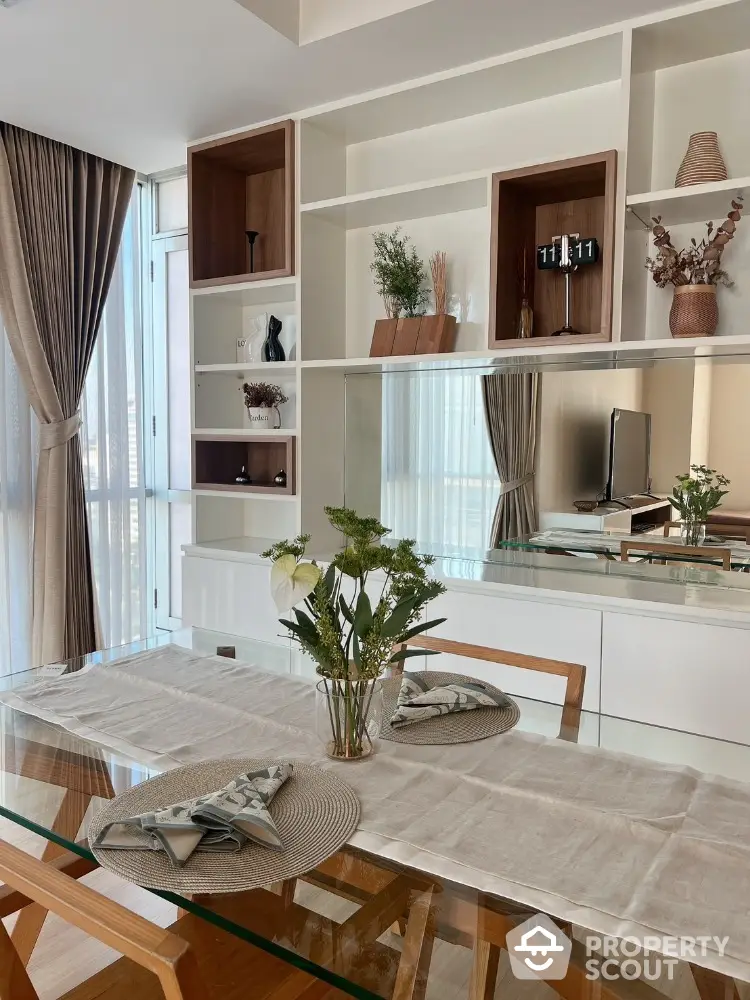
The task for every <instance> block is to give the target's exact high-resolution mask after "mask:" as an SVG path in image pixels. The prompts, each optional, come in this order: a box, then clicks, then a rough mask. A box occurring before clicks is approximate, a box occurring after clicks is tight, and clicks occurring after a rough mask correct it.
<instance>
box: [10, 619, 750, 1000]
mask: <svg viewBox="0 0 750 1000" xmlns="http://www.w3.org/2000/svg"><path fill="white" fill-rule="evenodd" d="M169 643H174V644H176V645H180V646H183V647H185V648H188V649H192V650H195V651H198V652H200V653H205V654H206V655H209V654H215V653H216V652H217V649H218V648H219V647H226V646H230V647H233V648H232V649H230V650H228V651H227V652H229V653H232V652H233V653H235V654H236V657H237V659H238V660H239V661H248V662H252V663H253V664H255V665H256V666H258V667H260V668H262V669H264V670H266V671H271V672H274V673H282V674H291V675H296V676H298V677H301V678H306V679H308V680H309V681H310V683H313V681H314V679H315V672H314V667H313V665H312V663H311V662H309V661H307V660H306V659H305V657H304V656H302V655H301V654H298V653H297V652H295V651H294V650H292V649H291V648H290V647H289V646H284V645H281V644H279V645H273V644H268V643H262V642H254V641H252V640H243V639H240V638H235V637H227V636H223V635H219V634H216V633H210V632H205V631H201V630H195V629H187V630H183V631H180V632H176V633H171V634H164V635H162V636H159V637H157V638H154V639H149V640H145V641H143V642H138V643H133V644H130V645H128V646H124V647H121V648H117V649H110V650H106V651H103V652H99V653H95V654H92V655H91V656H89V657H85V658H82V659H78V660H72V661H69V662H67V663H63V664H56V665H53V666H51V667H45V668H39V669H38V670H33V671H29V672H27V673H23V674H16V675H13V676H11V677H5V678H2V679H0V688H5V689H7V688H17V687H20V686H22V685H24V684H26V683H28V682H30V681H31V680H37V679H40V678H42V677H45V676H47V677H49V676H56V675H59V674H63V673H73V672H77V671H81V670H85V669H86V668H88V667H89V666H90V665H91V664H94V663H99V664H104V665H106V664H107V663H116V662H117V661H118V660H120V659H122V658H124V657H126V656H129V655H131V654H133V653H135V652H140V651H143V650H147V649H149V648H152V647H155V646H158V645H165V644H169ZM510 693H512V692H510ZM515 700H516V701H517V703H518V705H519V707H520V710H521V715H520V720H519V723H518V728H519V729H521V730H524V731H526V732H529V733H535V734H540V735H543V736H548V737H552V738H555V737H557V736H558V734H559V733H560V731H561V717H562V706H561V705H559V704H553V703H546V702H542V701H535V700H531V699H528V698H522V697H516V699H515ZM569 721H570V720H568V722H569ZM567 738H568V739H570V738H571V734H570V732H569V726H568V732H567ZM572 738H573V739H574V740H576V741H577V742H578V743H579V744H581V745H584V746H589V747H605V748H608V749H610V750H617V751H623V752H630V753H636V754H638V755H639V756H641V757H648V758H650V759H652V760H655V761H659V762H663V763H666V764H679V765H689V766H691V767H693V768H696V769H698V770H700V771H706V772H711V773H714V774H720V775H724V776H726V777H728V778H732V779H739V780H746V778H747V775H748V774H750V746H746V745H739V744H736V743H730V742H725V741H722V740H715V739H708V738H705V737H701V736H696V735H692V734H690V733H683V732H676V731H672V730H664V729H659V728H657V727H653V726H648V725H643V724H639V723H634V722H628V721H626V720H622V719H617V718H612V717H607V716H603V715H600V714H598V713H596V712H590V711H582V712H581V713H580V716H579V717H578V718H577V719H576V720H575V723H574V732H573V734H572ZM351 766H352V767H367V766H368V765H367V764H366V763H362V764H353V765H351ZM155 773H156V771H155V770H154V768H153V767H149V766H145V765H144V763H143V761H140V760H138V759H130V758H128V757H126V756H123V755H122V754H117V753H113V752H112V750H111V749H108V748H107V747H106V746H103V745H99V744H97V743H95V742H92V741H88V740H85V739H82V738H79V737H77V736H73V735H71V734H69V733H67V732H65V731H64V730H62V729H60V728H58V727H56V726H54V725H52V724H50V723H47V722H44V721H42V720H40V719H38V718H34V717H31V716H29V715H26V714H24V713H22V712H20V711H18V710H15V709H11V708H9V707H7V706H0V817H2V818H3V819H4V820H6V821H8V822H7V823H5V825H4V828H5V834H0V836H3V835H5V836H6V839H12V838H11V837H9V835H8V831H9V830H10V831H12V830H13V829H14V828H16V827H18V828H23V830H25V831H30V832H32V833H34V834H37V835H40V836H41V837H43V838H44V839H45V841H47V843H48V844H52V845H56V846H55V849H54V851H53V852H52V855H57V858H56V861H55V863H56V865H57V867H60V868H62V869H63V870H70V871H71V872H72V873H73V874H74V875H75V877H81V876H83V875H85V874H86V873H88V872H91V871H94V870H95V869H96V867H97V864H96V861H95V858H94V855H93V854H92V852H91V850H90V848H89V846H88V843H87V840H86V836H85V831H86V829H87V827H88V823H89V822H90V820H91V817H92V816H93V815H95V814H96V813H97V812H98V811H99V810H100V809H101V808H102V807H103V806H104V805H105V804H106V803H107V802H109V800H111V799H112V798H113V797H114V796H116V795H118V794H119V793H121V792H123V791H125V790H127V789H128V788H130V787H132V786H134V785H136V784H138V783H140V782H143V781H146V780H148V779H149V778H151V777H153V776H154V775H155ZM52 855H50V856H52ZM156 894H157V895H159V896H162V897H163V898H164V899H166V900H168V901H169V902H171V903H173V904H175V905H176V906H177V907H179V909H180V910H182V911H184V912H186V913H189V914H192V915H193V916H194V917H197V918H199V919H200V920H202V921H205V922H206V923H208V924H210V925H212V926H213V927H214V928H219V929H221V930H222V931H224V932H226V933H227V934H229V935H232V936H233V938H235V939H236V941H237V942H238V947H244V946H247V947H249V946H254V947H256V948H259V949H261V950H262V951H264V952H266V953H268V954H271V955H273V956H275V957H276V958H278V959H281V960H282V961H283V962H284V963H286V964H287V965H288V966H289V979H288V980H287V982H286V984H285V992H283V994H282V993H280V994H279V996H284V997H289V998H291V997H303V996H307V993H306V992H305V990H306V989H307V988H308V986H309V984H310V982H312V981H311V980H310V977H311V976H312V977H314V980H316V981H317V982H318V983H322V984H327V985H328V987H330V988H331V989H333V991H334V992H331V993H330V997H334V996H349V997H355V998H359V1000H418V998H420V997H425V996H426V997H428V998H429V1000H442V998H445V1000H454V998H458V997H466V998H467V1000H488V998H491V997H494V996H495V987H496V983H497V982H499V981H500V980H502V982H503V986H502V989H503V991H504V992H503V995H505V994H506V993H507V992H508V990H511V992H512V990H513V986H514V985H515V986H517V987H519V989H520V992H519V993H518V995H519V996H521V997H527V996H530V995H531V994H530V993H529V990H530V989H531V990H532V992H533V990H534V989H537V990H541V992H540V994H539V995H540V997H541V996H542V994H543V993H544V991H545V990H546V988H547V987H546V986H545V985H543V984H540V983H537V984H532V983H520V982H519V983H515V984H514V980H513V976H512V974H511V972H510V971H509V968H510V966H509V960H508V953H507V947H508V942H507V941H506V935H508V934H509V933H510V934H513V933H515V930H516V928H518V927H519V925H521V924H523V923H524V921H526V920H527V919H528V918H530V917H531V916H533V912H532V911H529V909H528V908H527V907H526V908H525V907H522V906H519V905H518V904H515V903H514V902H513V901H511V900H509V899H505V898H501V897H499V896H496V895H494V894H492V893H489V892H480V891H477V890H476V889H474V888H470V887H467V886H465V885H460V884H456V883H453V882H450V881H448V880H445V879H441V878H436V877H435V876H434V875H431V874H428V873H427V872H425V871H421V870H417V869H413V868H409V867H405V866H403V865H401V864H399V863H396V862H392V861H389V860H385V859H384V858H382V857H380V856H375V855H370V854H367V853H366V852H363V851H361V850H355V849H354V848H351V847H345V848H344V849H342V850H340V851H339V852H338V853H337V854H336V855H335V856H334V857H332V858H331V859H330V860H329V861H327V862H326V863H324V864H323V865H321V866H320V867H318V868H317V869H315V871H312V872H309V873H307V874H306V875H304V876H302V877H300V878H298V879H295V880H292V881H290V882H289V883H283V884H278V885H274V886H269V887H267V888H264V889H259V890H255V891H253V892H250V893H242V894H236V895H228V896H227V895H216V896H208V895H202V896H188V895H182V894H177V893H163V892H159V893H156ZM12 895H13V894H12V893H10V892H9V891H8V890H3V888H2V887H0V918H2V917H4V916H7V915H9V913H10V912H12V911H11V910H9V909H8V908H7V906H6V903H7V901H8V900H9V899H10V897H11V896H12ZM4 907H5V908H4ZM31 909H32V911H33V908H31ZM550 918H551V919H552V920H553V921H554V923H555V925H556V926H557V928H559V930H560V933H562V934H565V935H567V938H568V939H569V940H570V941H571V942H572V945H571V958H570V965H569V967H568V971H567V973H566V974H565V976H564V977H563V978H562V979H560V980H558V981H555V982H553V983H551V984H549V985H551V986H552V988H553V989H554V991H555V992H556V993H557V994H558V995H559V996H561V997H563V998H564V1000H576V998H578V997H584V996H587V997H588V996H593V995H595V994H594V993H592V985H594V984H592V983H591V981H590V980H589V979H588V978H587V962H588V960H589V959H590V958H591V952H590V950H589V946H588V944H585V943H584V942H586V941H587V940H588V939H587V934H586V930H587V929H586V928H585V927H578V926H576V925H571V924H570V923H568V922H566V921H563V920H560V919H557V918H555V916H554V914H552V915H550ZM18 920H19V921H22V920H27V923H28V924H29V926H27V928H26V936H27V940H28V939H29V936H30V938H31V940H32V942H33V940H35V939H36V936H37V935H38V934H39V931H40V930H41V922H40V921H39V915H38V912H36V913H35V912H32V913H31V915H30V916H28V917H27V915H25V914H24V911H21V914H20V915H19V917H18ZM34 921H37V924H38V926H36V927H35V926H33V924H34ZM177 933H179V931H177ZM679 964H680V970H681V972H680V975H682V976H683V977H685V978H686V979H687V978H691V979H693V980H694V982H695V984H696V986H697V987H698V990H699V993H700V996H701V998H702V1000H709V994H710V996H711V997H716V996H718V995H719V993H718V992H716V991H717V990H721V991H722V993H721V995H722V996H730V994H729V993H727V992H725V988H726V987H727V982H728V981H726V980H725V979H724V977H723V976H721V975H720V974H719V973H715V972H712V971H710V970H709V969H705V968H702V967H701V966H700V964H699V962H695V961H693V962H688V961H684V962H680V963H679ZM1 978H2V977H1V976H0V979H1ZM631 978H632V977H631ZM673 978H674V977H673V976H672V975H670V976H669V979H670V980H672V979H673ZM651 979H653V977H651ZM0 985H1V984H0ZM596 985H597V987H598V988H599V991H600V992H599V994H598V995H602V996H614V995H619V987H620V986H622V987H627V988H628V989H629V990H630V993H629V995H631V996H632V995H633V994H632V986H633V984H632V983H631V982H625V981H624V980H623V981H619V980H617V978H616V977H613V979H607V980H599V981H598V983H597V984H596ZM641 985H643V986H644V989H647V990H648V991H650V994H649V995H650V996H652V997H656V993H655V990H657V989H659V988H660V984H659V983H658V982H653V981H652V982H650V983H649V984H648V986H646V983H645V982H644V983H642V984H641ZM729 985H730V986H731V983H730V984H729ZM521 988H522V989H521ZM690 988H692V987H690ZM665 989H666V992H667V993H670V990H671V993H670V995H673V990H672V987H671V984H670V986H669V987H668V988H666V987H665ZM336 990H338V991H339V992H338V993H337V992H335V991H336ZM499 990H500V987H499V986H498V991H499ZM252 995H253V994H252V993H248V996H252ZM310 995H311V996H312V994H310ZM685 995H686V996H688V995H689V993H686V994H685ZM263 996H264V997H265V996H266V994H265V993H264V994H263ZM271 996H273V997H275V996H276V994H275V993H274V994H272V995H271ZM315 996H321V997H324V996H328V991H324V992H323V993H315Z"/></svg>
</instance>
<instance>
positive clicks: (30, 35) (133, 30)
mask: <svg viewBox="0 0 750 1000" xmlns="http://www.w3.org/2000/svg"><path fill="white" fill-rule="evenodd" d="M253 2H255V0H239V2H235V0H18V2H17V3H16V5H14V6H12V7H9V8H7V9H5V8H0V67H2V70H1V72H2V79H3V87H2V90H1V91H0V119H4V120H6V121H9V122H13V123H14V124H17V125H21V126H23V127H24V128H28V129H31V130H33V131H36V132H40V133H42V134H44V135H49V136H51V137H53V138H56V139H60V140H62V141H64V142H69V143H72V144H73V145H76V146H79V147H81V148H83V149H87V150H90V151H91V152H94V153H97V154H99V155H101V156H106V157H109V158H111V159H114V160H117V161H119V162H122V163H126V164H128V165H130V166H133V167H136V168H138V169H139V170H142V171H145V172H152V171H156V170H161V169H166V168H168V167H172V166H177V165H179V164H181V163H184V161H185V143H186V142H188V141H189V140H191V139H196V138H200V137H201V136H205V135H210V134H213V133H216V132H221V131H225V130H228V129H232V128H240V127H242V126H245V125H250V124H252V123H254V122H256V121H261V120H263V119H266V118H272V117H275V116H277V115H284V114H289V113H292V112H294V111H299V110H302V109H303V108H309V107H313V106H315V105H316V104H320V103H323V102H325V101H329V100H335V99H338V98H341V97H346V96H349V95H352V94H357V93H362V92H364V91H367V90H370V89H372V88H374V87H379V86H385V85H388V84H392V83H396V82H399V81H402V80H408V79H413V78H415V77H418V76H421V75H424V74H425V73H430V72H434V71H437V70H441V69H446V68H449V67H452V66H459V65H461V64H463V63H467V62H472V61H474V60H477V59H483V58H487V57H488V56H492V55H496V54H498V53H501V52H509V51H513V50H515V49H518V48H523V47H525V46H527V45H533V44H535V43H537V42H541V41H545V40H548V39H550V38H559V37H563V36H565V35H568V34H572V33H574V32H577V31H582V30H586V29H588V28H593V27H598V26H600V25H603V24H608V23H613V22H616V21H618V20H621V19H622V18H623V16H627V17H637V16H639V15H642V14H647V13H650V12H652V11H656V10H663V9H665V8H668V7H673V6H675V0H627V4H624V3H623V0H593V2H592V0H526V2H524V3H519V2H518V0H429V2H421V3H418V4H417V5H416V6H413V7H411V9H408V10H403V11H401V12H398V13H395V14H393V15H392V16H389V17H379V18H378V19H377V20H371V21H369V22H368V23H366V24H361V25H359V26H357V27H352V28H350V29H349V30H345V31H341V32H339V33H337V34H334V35H330V36H328V37H325V38H322V39H321V40H319V41H313V42H310V43H309V44H303V45H297V44H295V42H294V41H292V40H290V39H289V38H288V37H286V36H285V35H284V34H282V33H281V32H280V31H277V30H275V29H274V28H273V27H271V26H270V25H269V24H268V23H266V21H264V20H262V19H261V18H259V17H257V16H256V15H255V14H253V13H251V11H250V10H249V9H247V6H250V4H251V3H253ZM272 2H274V0H272ZM275 2H279V0H275ZM347 2H348V3H349V4H352V3H355V2H356V3H357V4H364V5H365V6H371V7H374V8H377V7H378V6H379V0H347ZM407 2H409V0H404V2H402V0H397V2H396V3H395V4H394V7H395V8H398V7H400V6H405V5H406V3H407ZM414 2H416V0H414ZM245 4H247V6H245ZM624 7H626V8H627V11H626V12H625V11H624V10H623V8H624ZM303 19H304V18H303ZM303 41H304V39H303Z"/></svg>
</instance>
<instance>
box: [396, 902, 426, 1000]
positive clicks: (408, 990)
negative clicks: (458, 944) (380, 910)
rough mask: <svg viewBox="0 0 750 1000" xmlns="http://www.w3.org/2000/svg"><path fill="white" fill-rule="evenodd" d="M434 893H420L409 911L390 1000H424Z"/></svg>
mask: <svg viewBox="0 0 750 1000" xmlns="http://www.w3.org/2000/svg"><path fill="white" fill-rule="evenodd" d="M434 894H435V891H434V889H427V890H426V891H424V892H420V893H419V895H418V896H417V897H416V898H415V900H414V902H413V903H412V904H411V907H410V909H409V919H408V920H407V923H406V934H405V935H404V948H403V951H402V952H401V961H400V962H399V965H398V972H397V973H396V985H395V986H394V988H393V1000H424V996H425V993H426V991H427V976H428V974H429V971H430V961H431V960H432V945H433V942H434V940H435V912H434V910H435V903H434Z"/></svg>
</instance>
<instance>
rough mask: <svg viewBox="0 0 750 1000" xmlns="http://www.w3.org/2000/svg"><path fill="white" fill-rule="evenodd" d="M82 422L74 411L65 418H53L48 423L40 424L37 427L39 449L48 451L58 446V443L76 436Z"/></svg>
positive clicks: (65, 441)
mask: <svg viewBox="0 0 750 1000" xmlns="http://www.w3.org/2000/svg"><path fill="white" fill-rule="evenodd" d="M82 423H83V421H82V419H81V414H80V413H74V414H73V416H72V417H68V418H67V420H53V421H52V422H51V423H49V424H41V425H40V427H39V448H40V450H41V451H50V450H51V449H52V448H59V447H60V445H63V444H67V443H68V441H70V440H71V439H72V438H74V437H75V436H76V434H77V433H78V431H79V430H80V429H81V424H82Z"/></svg>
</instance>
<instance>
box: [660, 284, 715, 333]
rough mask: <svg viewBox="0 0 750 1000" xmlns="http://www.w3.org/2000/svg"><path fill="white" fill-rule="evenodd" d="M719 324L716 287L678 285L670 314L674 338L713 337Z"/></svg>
mask: <svg viewBox="0 0 750 1000" xmlns="http://www.w3.org/2000/svg"><path fill="white" fill-rule="evenodd" d="M718 322H719V305H718V303H717V301H716V285H677V287H676V288H675V290H674V298H673V299H672V309H671V311H670V313H669V329H670V330H671V331H672V336H673V337H713V335H714V333H716V327H717V325H718Z"/></svg>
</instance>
